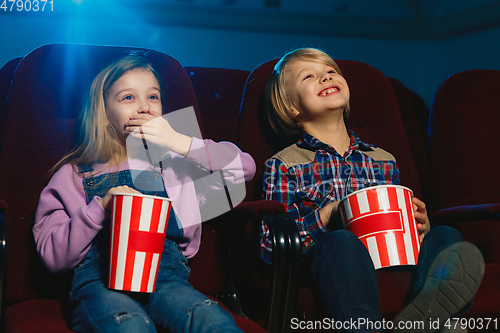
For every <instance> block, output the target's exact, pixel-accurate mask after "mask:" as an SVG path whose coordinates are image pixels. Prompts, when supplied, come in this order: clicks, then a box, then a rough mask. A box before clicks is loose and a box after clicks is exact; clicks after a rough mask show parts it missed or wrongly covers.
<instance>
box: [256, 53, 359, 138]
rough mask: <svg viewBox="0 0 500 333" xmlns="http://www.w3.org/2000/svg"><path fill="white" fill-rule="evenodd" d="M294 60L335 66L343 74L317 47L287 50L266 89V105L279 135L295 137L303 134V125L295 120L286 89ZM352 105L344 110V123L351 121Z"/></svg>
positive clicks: (271, 123)
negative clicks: (289, 65) (289, 66)
mask: <svg viewBox="0 0 500 333" xmlns="http://www.w3.org/2000/svg"><path fill="white" fill-rule="evenodd" d="M293 61H310V62H316V63H320V64H324V65H327V66H330V67H333V68H334V69H335V70H336V71H337V73H339V74H340V75H342V71H341V70H340V68H339V66H338V65H337V63H336V62H335V61H334V60H333V59H332V58H331V57H330V56H329V55H328V54H326V53H325V52H323V51H322V50H319V49H315V48H298V49H294V50H292V51H289V52H287V53H286V54H285V55H284V56H283V57H282V58H281V59H280V60H279V61H278V62H277V63H276V65H275V66H274V70H273V73H272V75H271V77H270V78H269V81H268V82H267V84H266V87H265V90H264V99H265V104H264V107H265V109H266V113H267V118H268V120H269V123H270V125H271V127H272V128H273V130H274V131H275V132H276V134H278V135H284V136H288V137H294V136H297V135H300V134H302V132H303V128H302V126H301V125H300V124H299V123H298V122H297V120H295V116H294V114H293V113H292V102H291V99H290V96H289V94H288V93H287V90H286V83H287V80H288V78H289V77H288V75H287V74H288V71H287V65H288V64H289V63H291V62H293ZM349 111H350V107H349V104H347V107H346V108H345V110H344V113H343V116H344V123H345V124H346V126H347V123H348V121H349Z"/></svg>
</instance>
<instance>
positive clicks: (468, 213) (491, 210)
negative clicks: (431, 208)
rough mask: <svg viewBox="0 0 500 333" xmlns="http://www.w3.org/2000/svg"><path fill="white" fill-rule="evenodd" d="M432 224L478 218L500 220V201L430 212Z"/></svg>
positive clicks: (475, 219) (476, 219)
mask: <svg viewBox="0 0 500 333" xmlns="http://www.w3.org/2000/svg"><path fill="white" fill-rule="evenodd" d="M429 219H430V221H431V223H432V224H438V225H441V224H453V223H457V222H466V221H478V220H500V203H493V204H483V205H465V206H456V207H451V208H446V209H441V210H438V211H436V212H434V213H432V214H430V216H429Z"/></svg>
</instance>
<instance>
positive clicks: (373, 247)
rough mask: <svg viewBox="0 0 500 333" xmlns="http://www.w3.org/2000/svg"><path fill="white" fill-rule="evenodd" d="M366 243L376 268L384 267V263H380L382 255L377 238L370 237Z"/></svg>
mask: <svg viewBox="0 0 500 333" xmlns="http://www.w3.org/2000/svg"><path fill="white" fill-rule="evenodd" d="M366 244H367V245H368V252H370V257H372V261H373V265H374V266H375V269H379V268H380V267H382V264H381V263H380V257H379V254H378V245H377V238H376V237H368V238H367V239H366Z"/></svg>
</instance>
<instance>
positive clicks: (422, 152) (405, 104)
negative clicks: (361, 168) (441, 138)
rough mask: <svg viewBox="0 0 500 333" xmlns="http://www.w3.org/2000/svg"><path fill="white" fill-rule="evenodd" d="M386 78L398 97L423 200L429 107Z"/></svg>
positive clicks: (427, 165) (401, 85) (412, 93)
mask: <svg viewBox="0 0 500 333" xmlns="http://www.w3.org/2000/svg"><path fill="white" fill-rule="evenodd" d="M388 79H389V82H390V83H391V85H392V88H393V89H394V92H395V93H396V97H397V99H398V105H399V111H400V113H401V120H402V121H403V126H404V128H405V132H406V137H407V138H408V143H409V145H410V149H411V153H412V156H413V161H414V162H415V167H416V169H417V173H418V179H419V181H420V189H421V190H422V196H423V198H424V200H425V199H426V198H427V196H428V193H427V192H428V191H427V185H428V169H429V164H428V156H427V154H428V152H427V124H428V122H429V109H428V108H427V106H426V105H425V103H423V101H422V100H421V99H420V98H419V96H418V95H417V94H415V93H414V92H413V91H411V90H410V89H408V88H406V87H405V86H404V85H403V84H402V83H401V82H400V81H398V80H396V79H394V78H388Z"/></svg>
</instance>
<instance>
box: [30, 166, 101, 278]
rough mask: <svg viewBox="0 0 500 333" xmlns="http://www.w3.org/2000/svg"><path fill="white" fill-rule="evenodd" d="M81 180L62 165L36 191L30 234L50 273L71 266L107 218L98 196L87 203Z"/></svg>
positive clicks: (84, 250) (85, 249) (79, 259)
mask: <svg viewBox="0 0 500 333" xmlns="http://www.w3.org/2000/svg"><path fill="white" fill-rule="evenodd" d="M81 182H82V178H81V177H79V176H78V175H77V174H76V173H75V172H74V170H73V167H72V166H71V165H65V166H63V167H62V168H61V169H60V170H59V171H57V172H56V173H55V174H54V176H53V177H52V179H51V180H50V182H49V184H48V185H47V186H46V187H45V188H44V189H43V191H42V193H41V194H40V201H39V204H38V208H37V211H36V214H35V224H34V226H33V235H34V238H35V243H36V248H37V251H38V254H39V256H40V258H41V259H42V262H43V263H44V264H45V266H46V267H47V268H48V269H49V270H50V271H51V272H53V273H64V272H66V271H69V270H70V269H72V268H74V267H75V266H76V265H77V264H78V263H79V262H80V261H81V260H82V259H83V257H84V256H85V254H86V253H87V251H88V250H89V248H90V243H91V242H92V240H93V239H94V237H95V236H96V235H97V233H98V232H99V230H101V229H102V227H103V223H104V221H105V220H106V219H109V213H108V212H107V211H106V210H105V209H104V208H103V207H102V205H101V204H100V203H99V202H98V200H99V199H100V198H99V197H97V196H96V197H94V198H93V200H92V201H91V202H90V203H87V198H86V196H85V191H84V189H83V185H82V183H81Z"/></svg>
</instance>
